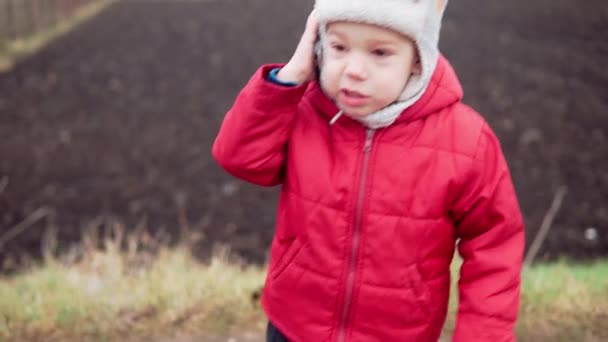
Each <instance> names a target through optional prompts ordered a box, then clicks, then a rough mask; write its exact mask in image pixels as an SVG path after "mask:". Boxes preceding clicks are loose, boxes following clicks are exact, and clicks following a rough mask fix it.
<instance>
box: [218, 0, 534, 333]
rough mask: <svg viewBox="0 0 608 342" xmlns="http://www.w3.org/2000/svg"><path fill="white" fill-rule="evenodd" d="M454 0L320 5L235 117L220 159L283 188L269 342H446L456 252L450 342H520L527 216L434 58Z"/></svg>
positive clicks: (445, 68) (245, 93)
mask: <svg viewBox="0 0 608 342" xmlns="http://www.w3.org/2000/svg"><path fill="white" fill-rule="evenodd" d="M446 2H447V1H442V0H317V1H316V3H315V10H314V11H313V13H312V14H311V16H310V17H309V20H308V22H307V25H306V29H305V32H304V34H303V35H302V38H301V41H300V43H299V45H298V47H297V48H296V51H295V52H294V55H293V57H292V58H291V59H290V61H289V62H288V63H287V64H285V65H265V66H262V67H261V68H260V69H259V70H258V71H257V72H256V74H255V75H254V76H253V78H252V79H251V80H250V81H249V83H248V84H247V86H245V88H244V89H243V90H242V91H241V93H240V94H239V96H238V97H237V99H236V102H235V103H234V106H233V107H232V109H231V110H230V111H229V112H228V114H227V115H226V117H225V119H224V123H223V125H222V128H221V130H220V132H219V135H218V137H217V139H216V141H215V144H214V146H213V155H214V157H215V158H216V159H217V161H218V162H219V163H220V164H221V165H222V166H223V167H224V168H225V169H226V170H227V171H228V172H230V173H231V174H233V175H235V176H236V177H239V178H242V179H244V180H247V181H249V182H252V183H256V184H260V185H265V186H271V185H277V184H281V185H282V191H281V196H280V200H279V206H278V215H277V222H276V231H275V237H274V240H273V242H272V246H271V256H270V265H269V271H268V277H267V280H266V284H265V287H264V293H263V297H262V304H263V307H264V309H265V312H266V313H267V315H268V317H269V320H270V323H269V326H268V335H267V339H268V341H294V342H319V341H339V342H346V341H362V342H370V341H382V342H386V341H399V342H402V341H416V342H425V341H437V340H438V338H439V336H440V334H441V330H442V326H443V324H444V321H445V317H446V312H447V306H448V297H449V287H450V263H451V261H452V257H453V254H454V249H455V245H456V242H458V244H457V247H458V251H459V253H460V255H461V256H462V259H463V264H462V267H461V270H460V279H459V283H458V286H459V307H458V317H457V323H456V330H455V332H454V336H453V340H454V341H466V342H468V341H491V342H498V341H501V342H502V341H514V340H515V337H514V332H513V330H514V324H515V321H516V317H517V311H518V305H519V290H520V271H521V263H522V254H523V246H524V233H523V223H522V218H521V214H520V210H519V206H518V203H517V199H516V196H515V192H514V190H513V185H512V182H511V178H510V175H509V171H508V168H507V164H506V162H505V159H504V157H503V154H502V152H501V148H500V146H499V142H498V140H497V138H496V136H495V135H494V133H493V132H492V131H491V129H490V128H489V127H488V125H487V123H486V122H485V121H484V119H482V117H481V116H480V115H479V114H477V113H476V112H475V111H474V110H473V109H471V108H469V107H467V106H466V105H464V104H463V103H461V99H462V89H461V86H460V84H459V82H458V79H457V77H456V75H455V73H454V71H453V69H452V68H451V66H450V65H449V64H448V62H447V61H446V60H445V58H443V57H442V56H441V55H440V53H439V50H438V47H437V45H438V39H439V27H440V23H441V18H442V16H443V12H444V9H445V5H446V4H445V3H446ZM317 33H318V34H317ZM317 38H318V39H319V43H318V45H317V48H315V42H316V41H317ZM315 55H317V56H318V68H319V69H318V78H317V72H316V62H315Z"/></svg>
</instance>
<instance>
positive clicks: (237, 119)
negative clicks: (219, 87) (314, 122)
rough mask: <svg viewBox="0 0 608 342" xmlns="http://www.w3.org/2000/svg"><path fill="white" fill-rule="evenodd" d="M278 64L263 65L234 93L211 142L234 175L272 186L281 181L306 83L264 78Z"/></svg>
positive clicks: (226, 167) (219, 159)
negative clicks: (289, 83) (287, 85)
mask: <svg viewBox="0 0 608 342" xmlns="http://www.w3.org/2000/svg"><path fill="white" fill-rule="evenodd" d="M277 67H280V65H265V66H262V67H261V68H260V69H258V71H257V72H256V73H255V74H254V75H253V77H252V78H251V79H250V80H249V82H248V83H247V85H246V86H245V87H244V88H243V89H242V90H241V92H240V93H239V95H238V96H237V98H236V100H235V103H234V104H233V106H232V108H231V109H230V110H229V111H228V113H227V114H226V116H225V118H224V121H223V123H222V126H221V128H220V131H219V133H218V135H217V137H216V139H215V142H214V143H213V148H212V154H213V157H214V158H215V159H216V160H217V162H218V163H219V164H220V165H221V166H222V167H223V168H224V169H225V170H226V171H228V172H229V173H231V174H232V175H234V176H235V177H238V178H241V179H243V180H246V181H248V182H251V183H255V184H259V185H265V186H271V185H277V184H280V183H281V182H282V181H283V172H284V162H285V146H286V144H287V141H288V139H289V136H290V134H291V130H292V126H293V124H294V122H295V117H296V111H297V106H298V103H299V102H300V100H301V99H302V96H303V95H304V92H305V90H306V84H303V85H299V86H294V87H286V86H282V85H278V84H275V83H272V82H270V81H268V80H267V78H268V74H269V72H270V71H271V70H272V69H274V68H277Z"/></svg>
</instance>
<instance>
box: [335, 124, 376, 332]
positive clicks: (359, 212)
mask: <svg viewBox="0 0 608 342" xmlns="http://www.w3.org/2000/svg"><path fill="white" fill-rule="evenodd" d="M374 132H375V131H374V130H373V129H371V128H368V129H367V130H366V132H365V143H364V145H363V163H362V168H361V178H360V182H359V192H358V194H357V207H356V211H355V227H354V231H353V243H352V247H351V250H350V259H349V270H348V278H347V280H346V294H345V296H344V304H343V306H342V316H341V320H340V332H339V335H338V342H344V339H345V336H346V325H347V320H348V314H349V311H350V302H351V299H352V298H351V297H352V294H353V286H354V281H355V271H356V268H357V253H358V250H359V239H360V234H361V219H362V216H363V201H364V199H365V184H366V183H367V171H368V168H369V157H370V152H371V150H372V142H373V140H374Z"/></svg>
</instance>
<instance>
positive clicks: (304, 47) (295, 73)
mask: <svg viewBox="0 0 608 342" xmlns="http://www.w3.org/2000/svg"><path fill="white" fill-rule="evenodd" d="M318 30H319V22H318V21H317V18H316V17H315V13H314V11H313V12H311V13H310V15H309V16H308V20H307V21H306V29H305V30H304V33H303V34H302V38H300V42H299V43H298V47H296V51H295V52H294V53H293V56H291V59H290V60H289V62H288V63H287V64H286V65H285V66H284V67H283V68H281V70H280V71H279V73H278V74H277V78H278V79H279V80H280V81H283V82H293V83H297V84H302V83H304V82H308V81H310V80H312V79H313V77H314V75H315V51H314V45H315V41H316V40H317V35H318Z"/></svg>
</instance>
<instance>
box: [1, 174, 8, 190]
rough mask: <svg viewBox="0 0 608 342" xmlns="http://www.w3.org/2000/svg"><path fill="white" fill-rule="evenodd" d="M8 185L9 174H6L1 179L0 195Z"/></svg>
mask: <svg viewBox="0 0 608 342" xmlns="http://www.w3.org/2000/svg"><path fill="white" fill-rule="evenodd" d="M7 186H8V176H4V177H2V179H0V195H2V193H3V192H4V189H6V187H7Z"/></svg>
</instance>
